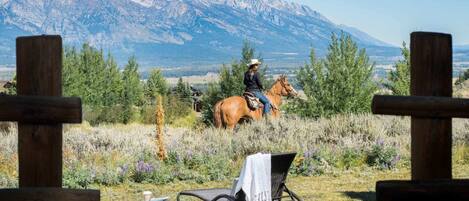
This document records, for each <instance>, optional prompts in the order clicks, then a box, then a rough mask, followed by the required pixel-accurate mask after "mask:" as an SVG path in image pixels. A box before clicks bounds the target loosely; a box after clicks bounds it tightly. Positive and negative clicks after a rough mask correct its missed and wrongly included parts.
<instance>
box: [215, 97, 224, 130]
mask: <svg viewBox="0 0 469 201" xmlns="http://www.w3.org/2000/svg"><path fill="white" fill-rule="evenodd" d="M222 104H223V101H219V102H218V103H217V104H215V107H214V110H213V123H214V124H215V127H216V128H221V127H222V126H223V122H222V120H223V119H222V111H221V106H222Z"/></svg>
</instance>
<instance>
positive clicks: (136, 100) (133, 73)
mask: <svg viewBox="0 0 469 201" xmlns="http://www.w3.org/2000/svg"><path fill="white" fill-rule="evenodd" d="M122 76H123V77H122V80H123V91H122V99H121V101H122V104H123V107H124V111H123V114H122V119H123V123H125V124H127V123H129V122H130V121H131V119H132V116H133V113H134V112H133V107H134V106H138V105H140V104H142V101H143V87H142V85H141V83H140V75H139V72H138V63H137V60H136V59H135V57H134V56H132V57H130V58H129V61H128V63H127V65H126V66H125V68H124V72H123V74H122Z"/></svg>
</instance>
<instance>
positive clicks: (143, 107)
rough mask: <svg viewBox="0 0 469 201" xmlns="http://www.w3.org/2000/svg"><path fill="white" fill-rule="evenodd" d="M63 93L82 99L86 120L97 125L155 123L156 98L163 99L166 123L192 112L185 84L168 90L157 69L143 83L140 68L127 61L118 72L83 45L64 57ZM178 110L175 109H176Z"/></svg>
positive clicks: (110, 62)
mask: <svg viewBox="0 0 469 201" xmlns="http://www.w3.org/2000/svg"><path fill="white" fill-rule="evenodd" d="M63 57H64V58H63V93H64V95H65V96H77V97H81V98H82V102H83V104H84V106H85V107H84V108H85V112H84V113H85V114H84V115H85V120H87V121H89V122H90V123H92V124H97V123H125V124H127V123H130V122H143V123H154V119H155V117H154V116H155V115H154V114H155V104H156V101H157V96H158V95H161V96H163V101H164V106H165V107H166V108H168V109H167V110H166V111H167V112H166V117H167V122H168V123H171V121H174V120H175V119H177V118H181V117H184V116H187V115H188V114H190V112H191V99H190V95H191V91H190V88H189V85H188V83H185V82H183V81H182V79H180V80H179V82H178V84H177V86H176V87H175V88H174V89H170V87H169V85H168V83H167V82H166V80H165V78H164V77H163V74H162V72H161V70H160V69H152V70H151V72H150V74H149V77H148V79H147V80H146V81H142V79H141V76H140V73H139V64H138V62H137V60H136V58H135V57H134V56H132V57H130V58H129V60H128V62H127V64H126V65H125V66H124V68H123V70H122V71H121V70H120V69H119V67H118V65H117V63H116V61H115V59H114V57H113V56H112V55H111V54H110V53H108V54H107V56H104V53H103V51H102V50H98V49H96V48H93V47H91V46H90V45H88V44H84V45H83V46H82V48H81V49H80V50H77V49H76V48H75V47H71V48H70V47H68V48H65V50H64V53H63ZM176 108H177V109H176Z"/></svg>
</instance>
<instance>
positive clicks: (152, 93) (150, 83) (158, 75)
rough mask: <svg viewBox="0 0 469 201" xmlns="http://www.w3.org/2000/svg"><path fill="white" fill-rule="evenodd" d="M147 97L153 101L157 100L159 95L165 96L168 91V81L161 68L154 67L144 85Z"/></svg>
mask: <svg viewBox="0 0 469 201" xmlns="http://www.w3.org/2000/svg"><path fill="white" fill-rule="evenodd" d="M144 93H145V99H146V100H149V101H150V102H151V103H154V102H155V101H156V98H157V97H158V95H161V96H165V95H166V94H167V93H168V83H166V80H165V78H164V76H163V73H162V72H161V70H160V69H153V70H151V72H150V76H149V77H148V80H147V81H146V83H145V87H144Z"/></svg>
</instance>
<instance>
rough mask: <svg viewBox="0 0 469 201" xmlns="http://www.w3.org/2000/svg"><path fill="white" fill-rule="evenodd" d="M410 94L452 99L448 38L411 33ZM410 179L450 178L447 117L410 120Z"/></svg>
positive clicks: (449, 119)
mask: <svg viewBox="0 0 469 201" xmlns="http://www.w3.org/2000/svg"><path fill="white" fill-rule="evenodd" d="M410 52H411V53H410V55H411V95H412V96H443V97H451V96H452V64H453V61H452V58H453V55H452V38H451V35H449V34H440V33H428V32H414V33H412V34H411V45H410ZM411 135H412V137H411V138H412V139H411V166H412V180H427V179H451V177H452V175H451V144H452V141H451V118H430V117H412V119H411Z"/></svg>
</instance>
